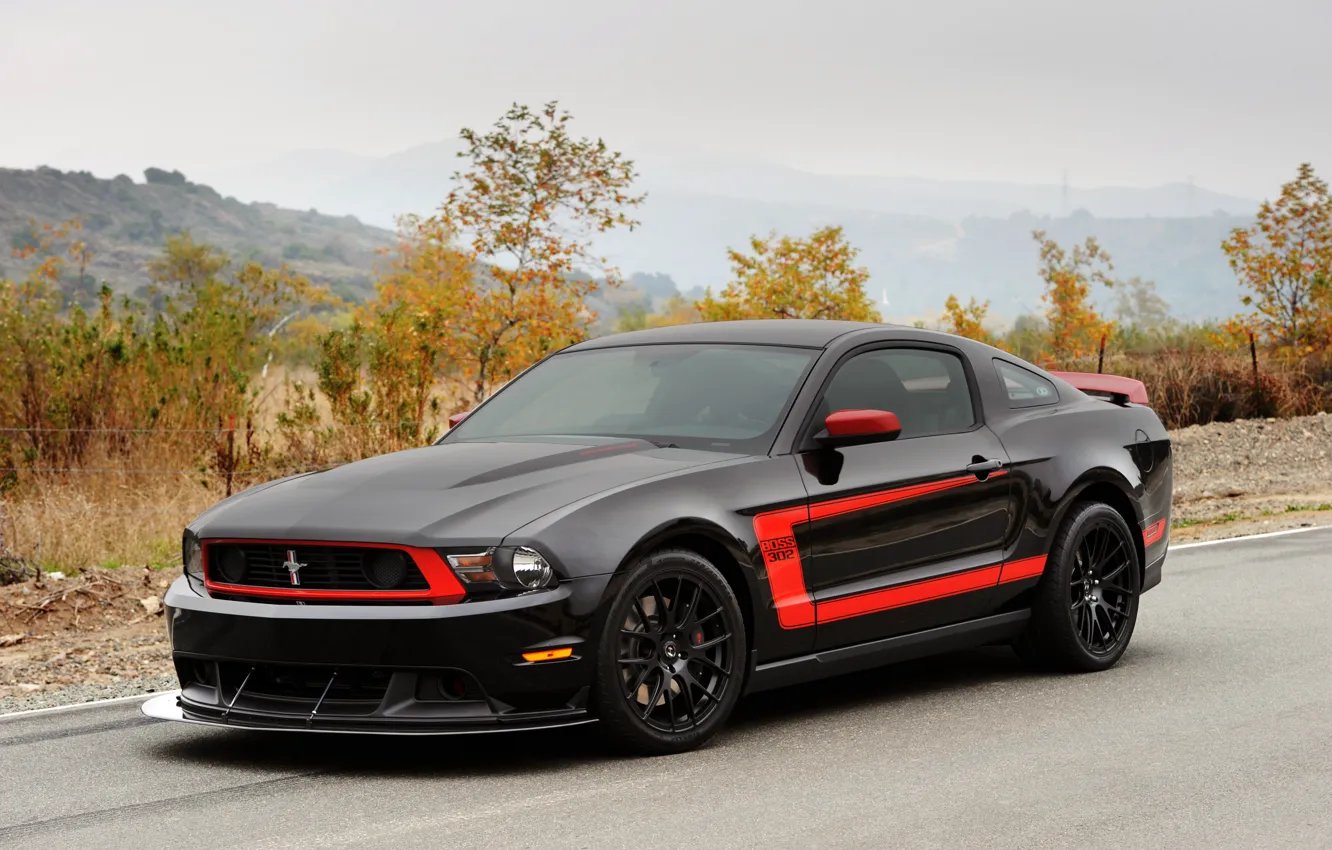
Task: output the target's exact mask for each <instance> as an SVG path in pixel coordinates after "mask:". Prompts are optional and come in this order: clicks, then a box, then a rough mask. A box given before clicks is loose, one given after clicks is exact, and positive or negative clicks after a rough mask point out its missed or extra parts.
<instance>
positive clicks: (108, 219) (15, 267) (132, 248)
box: [0, 168, 393, 299]
mask: <svg viewBox="0 0 1332 850" xmlns="http://www.w3.org/2000/svg"><path fill="white" fill-rule="evenodd" d="M75 217H77V218H79V219H80V220H81V221H82V223H83V233H82V234H81V238H84V239H85V240H86V241H87V242H88V243H89V245H90V247H91V248H92V249H93V251H94V252H95V254H96V256H95V258H94V260H93V265H92V267H91V268H90V269H89V273H90V274H91V275H92V276H93V277H94V278H95V279H96V280H97V282H98V283H100V282H102V281H105V282H106V283H107V284H108V285H110V286H111V288H112V289H114V290H116V291H117V292H121V293H135V292H140V291H141V290H142V288H143V287H144V286H146V285H147V283H148V276H147V272H146V269H145V264H146V262H147V261H148V260H149V259H150V258H151V257H153V256H154V255H155V254H157V253H158V252H160V251H161V248H162V243H163V241H164V239H165V237H166V236H167V235H168V234H170V233H176V232H180V231H183V230H188V231H190V232H191V234H192V235H193V236H194V238H195V240H196V241H199V242H207V243H209V244H212V245H216V246H217V247H219V248H221V249H223V250H225V251H227V252H228V253H230V254H231V255H232V256H234V257H236V258H238V259H241V260H248V259H254V260H257V261H259V262H262V263H264V264H265V265H274V266H275V265H279V264H282V263H286V264H287V265H288V266H290V267H291V268H292V269H294V270H295V271H298V272H300V273H301V274H303V275H305V276H307V277H309V278H310V279H311V280H314V281H316V282H319V283H322V284H325V285H327V286H328V287H329V288H330V289H332V290H333V291H334V292H337V293H339V294H341V295H343V296H344V297H349V298H355V299H363V298H364V297H365V296H366V294H367V293H369V292H370V290H371V288H372V277H371V272H372V269H373V267H374V265H375V262H376V259H377V256H378V255H377V253H376V252H377V251H378V249H380V248H383V247H385V246H388V245H391V244H392V243H393V234H392V233H391V232H390V231H388V230H385V229H382V228H378V227H372V226H369V225H365V224H362V223H361V222H360V221H359V220H358V219H356V218H354V217H353V216H350V215H342V216H334V215H323V214H321V213H318V212H316V211H314V210H308V211H306V212H301V211H299V210H293V209H282V208H280V207H277V206H275V205H273V204H271V203H248V204H247V203H242V202H241V201H239V200H237V199H236V198H234V197H223V196H222V195H221V194H220V193H219V192H217V191H215V190H214V189H212V188H211V187H209V186H205V185H202V184H199V183H193V182H190V181H189V180H188V179H186V178H185V176H184V175H182V174H180V172H176V171H164V170H161V169H148V170H147V171H146V172H145V182H137V183H136V182H135V181H134V180H131V179H130V178H129V177H127V176H125V175H120V176H119V177H116V178H114V179H111V180H104V179H99V178H97V177H95V176H93V175H92V174H89V173H88V172H62V171H58V170H56V169H53V168H39V169H37V170H35V171H19V170H13V169H0V238H2V239H3V241H4V247H5V248H6V249H8V248H11V247H13V248H16V247H19V246H20V245H21V244H22V243H23V242H24V240H25V239H26V238H27V235H28V232H29V219H30V218H32V219H35V220H36V221H37V222H38V223H39V224H42V223H49V224H59V223H60V222H63V221H65V220H67V219H70V218H75ZM9 255H10V251H9V250H5V251H4V252H3V254H2V255H0V275H3V274H8V275H9V276H19V275H21V274H22V273H23V272H24V271H25V270H26V269H25V267H23V266H22V264H20V263H19V261H17V260H14V259H11V258H10V256H9Z"/></svg>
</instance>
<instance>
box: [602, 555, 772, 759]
mask: <svg viewBox="0 0 1332 850" xmlns="http://www.w3.org/2000/svg"><path fill="white" fill-rule="evenodd" d="M597 650H598V651H597V673H596V683H595V687H594V688H593V694H592V707H593V709H594V711H595V712H596V715H597V717H598V719H599V720H600V723H598V726H600V727H601V732H602V734H603V735H604V736H605V737H606V738H607V740H608V741H609V742H610V744H611V745H612V746H614V747H615V748H616V749H619V750H621V751H626V752H632V753H637V754H641V755H669V754H672V753H682V752H686V751H688V750H692V749H694V748H695V747H699V746H701V745H703V744H704V743H706V742H707V741H708V740H709V739H710V738H711V737H712V736H713V735H715V734H716V733H717V730H719V729H720V728H721V727H722V726H723V725H724V724H725V723H726V719H727V718H728V717H729V716H730V714H731V711H732V709H734V708H735V704H736V702H737V701H738V700H739V699H740V689H741V686H742V685H743V683H744V674H745V669H746V666H745V665H746V661H747V659H748V657H749V655H748V647H747V646H746V641H745V625H744V617H743V616H742V614H741V612H740V604H739V602H737V601H736V598H735V593H734V592H733V591H732V590H731V587H730V585H729V584H727V582H726V579H725V578H723V577H722V574H721V573H720V572H718V571H717V568H716V567H714V566H713V565H712V564H711V563H709V562H708V561H707V559H705V558H703V557H701V556H700V555H698V554H696V553H694V552H690V551H686V550H678V549H676V550H668V551H661V552H656V553H653V554H651V555H648V556H647V557H645V558H643V559H642V560H641V561H639V562H638V563H637V564H635V565H634V566H633V567H631V568H630V569H629V571H628V572H627V573H626V575H625V578H624V581H623V582H621V584H620V589H619V591H618V592H617V593H616V595H615V597H614V599H613V600H612V601H611V604H610V608H609V610H608V612H607V616H606V621H605V626H604V627H603V629H602V634H601V638H600V641H599V643H598V647H597Z"/></svg>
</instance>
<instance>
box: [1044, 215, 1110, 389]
mask: <svg viewBox="0 0 1332 850" xmlns="http://www.w3.org/2000/svg"><path fill="white" fill-rule="evenodd" d="M1032 238H1033V239H1035V240H1036V242H1037V243H1038V244H1039V245H1040V248H1041V270H1040V275H1041V280H1042V281H1044V283H1045V292H1044V293H1042V294H1041V300H1042V301H1044V302H1045V303H1046V305H1047V307H1046V310H1045V321H1046V325H1047V327H1048V331H1049V348H1048V350H1047V352H1046V353H1045V356H1044V357H1043V359H1044V360H1046V361H1047V362H1053V363H1055V364H1059V365H1062V364H1067V363H1068V362H1069V361H1071V360H1075V359H1077V358H1079V357H1086V356H1089V355H1091V354H1093V353H1094V352H1095V351H1096V350H1097V347H1098V346H1099V345H1100V341H1101V337H1102V336H1104V335H1106V334H1108V333H1110V331H1111V330H1112V329H1113V328H1114V323H1113V322H1107V321H1105V320H1104V319H1103V318H1101V316H1100V315H1099V314H1097V312H1096V310H1095V308H1094V307H1093V306H1092V304H1091V288H1092V284H1094V283H1100V284H1102V285H1103V286H1106V287H1113V286H1114V285H1115V283H1114V279H1113V278H1111V277H1110V272H1112V271H1113V270H1114V266H1113V264H1112V263H1111V262H1110V255H1109V254H1107V253H1106V252H1105V249H1103V248H1102V247H1101V246H1100V245H1099V244H1098V243H1097V241H1096V239H1095V238H1093V237H1091V236H1088V237H1087V239H1086V241H1084V242H1083V243H1082V244H1081V245H1074V246H1073V248H1072V250H1066V249H1064V248H1063V247H1062V246H1060V245H1059V243H1058V242H1056V241H1055V240H1053V239H1050V238H1047V237H1046V235H1045V231H1043V230H1037V231H1034V232H1033V233H1032Z"/></svg>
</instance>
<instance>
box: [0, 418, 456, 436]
mask: <svg viewBox="0 0 1332 850" xmlns="http://www.w3.org/2000/svg"><path fill="white" fill-rule="evenodd" d="M444 424H445V423H444V422H442V421H441V422H433V421H429V420H420V421H417V420H404V421H402V422H353V423H338V424H335V425H334V424H330V425H254V426H246V425H237V426H233V427H218V428H46V427H32V428H28V427H24V426H5V427H0V434H217V435H219V436H222V435H225V434H227V433H229V432H235V431H240V432H247V431H253V432H255V433H285V432H312V431H313V432H333V431H350V430H355V429H362V428H408V427H411V428H414V427H417V426H418V425H419V426H421V427H423V428H430V427H439V426H442V425H444Z"/></svg>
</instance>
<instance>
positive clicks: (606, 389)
mask: <svg viewBox="0 0 1332 850" xmlns="http://www.w3.org/2000/svg"><path fill="white" fill-rule="evenodd" d="M817 354H818V352H817V351H812V350H809V349H802V348H785V347H775V346H758V345H640V346H626V347H623V348H602V349H592V350H589V351H572V352H568V353H565V354H557V355H555V356H554V357H551V358H550V359H548V360H546V361H544V362H542V363H540V364H538V365H537V366H535V367H533V368H532V369H531V370H530V371H528V372H527V373H525V374H524V375H523V376H522V377H521V378H518V379H517V380H515V381H513V382H512V383H510V384H509V385H508V386H506V387H504V390H503V391H502V392H500V393H498V394H497V395H495V396H494V398H492V399H491V400H490V401H488V402H486V403H485V405H483V406H482V407H480V408H478V409H477V411H476V412H475V413H473V414H472V415H471V416H468V417H467V418H466V419H465V420H463V422H462V423H460V424H459V425H458V426H457V427H455V428H454V429H453V430H452V431H450V432H449V433H448V435H447V439H448V440H449V441H450V442H452V441H454V440H489V439H495V438H504V437H533V436H563V435H569V436H598V437H629V438H641V439H645V440H650V441H651V442H654V443H656V444H657V445H661V446H669V445H674V446H679V447H680V448H694V449H711V450H715V451H726V452H738V453H742V454H762V453H765V452H767V451H768V448H769V446H770V445H771V444H772V440H773V438H774V437H775V436H776V432H777V428H778V426H780V425H781V421H782V413H783V412H784V411H785V410H786V406H787V404H789V403H790V401H791V398H792V396H794V395H795V392H796V389H797V388H799V386H800V383H801V380H802V379H803V378H804V375H805V372H806V370H807V369H808V368H809V365H810V364H811V363H812V362H813V360H814V358H815V356H816V355H817Z"/></svg>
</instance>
